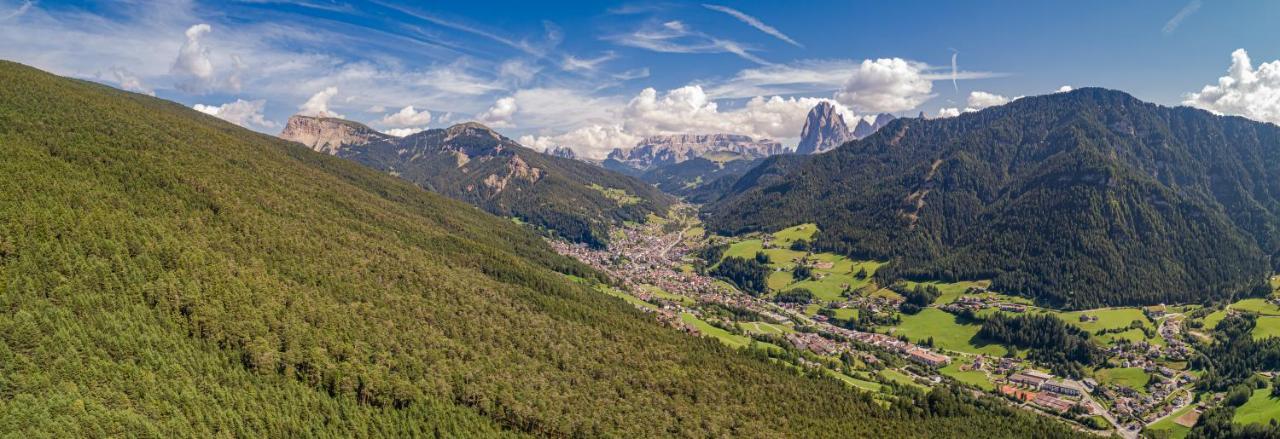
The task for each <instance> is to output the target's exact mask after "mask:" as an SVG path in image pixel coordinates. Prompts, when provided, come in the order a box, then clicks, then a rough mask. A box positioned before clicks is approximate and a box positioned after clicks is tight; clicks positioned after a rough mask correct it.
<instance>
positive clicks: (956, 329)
mask: <svg viewBox="0 0 1280 439" xmlns="http://www.w3.org/2000/svg"><path fill="white" fill-rule="evenodd" d="M901 317H902V323H901V324H899V325H898V326H896V327H893V335H895V336H897V335H905V336H907V338H908V339H910V340H911V341H913V342H920V341H924V340H926V339H928V338H929V337H933V345H934V346H935V347H938V348H942V349H946V350H951V351H956V352H966V353H970V354H987V355H996V356H1000V355H1004V354H1005V353H1006V352H1007V350H1006V349H1005V348H1004V347H1003V346H1000V345H998V344H984V343H980V342H978V341H977V340H975V339H976V338H977V335H978V329H980V328H981V326H980V325H976V324H967V323H961V322H960V321H959V318H958V317H956V316H954V315H952V314H950V313H948V312H946V311H943V310H940V309H937V308H925V309H923V310H920V312H919V313H917V314H916V315H906V314H902V315H901Z"/></svg>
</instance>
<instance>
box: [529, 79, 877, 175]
mask: <svg viewBox="0 0 1280 439" xmlns="http://www.w3.org/2000/svg"><path fill="white" fill-rule="evenodd" d="M515 97H516V98H517V100H518V101H520V107H521V115H522V117H527V116H537V113H538V112H546V111H548V110H547V108H555V109H556V110H555V111H557V112H558V113H557V114H556V115H554V116H553V115H546V117H558V118H562V119H572V120H579V121H581V123H580V124H579V125H578V126H574V127H570V128H568V129H567V130H566V131H565V132H564V133H563V134H558V135H538V136H534V135H530V136H524V137H522V138H521V142H522V143H525V144H527V145H530V146H533V147H536V148H539V149H546V148H549V147H555V146H566V147H569V148H571V149H573V150H574V151H575V152H577V153H578V154H579V155H581V156H584V157H593V158H601V157H604V155H606V154H608V152H609V151H611V150H613V149H614V148H620V147H632V146H635V143H636V142H637V141H638V140H639V139H640V138H641V137H644V136H651V135H660V134H681V133H694V134H712V133H730V134H743V135H747V136H751V137H755V138H757V139H764V138H769V139H775V140H780V141H784V142H789V141H794V140H795V139H796V138H797V137H798V136H799V134H800V129H801V128H802V127H803V126H804V121H805V117H806V116H807V115H808V113H809V110H811V109H813V107H814V106H816V105H817V104H818V103H819V102H829V103H832V104H833V105H835V106H836V109H837V111H838V112H839V113H840V114H841V115H842V116H843V117H844V118H845V120H846V121H848V122H851V123H856V121H857V120H858V117H857V116H856V115H855V114H854V112H853V111H852V110H850V109H849V108H848V107H845V106H844V105H842V104H840V103H838V102H835V101H834V100H831V99H823V98H811V97H804V98H797V97H787V98H784V97H781V96H773V97H768V98H766V97H759V96H758V97H755V98H752V99H749V100H747V101H746V102H745V103H744V104H743V105H742V106H741V107H738V108H732V109H725V108H721V106H720V105H719V104H718V103H716V102H715V101H714V100H713V99H711V98H710V96H709V95H708V94H707V93H706V92H705V91H704V90H703V89H702V87H701V86H698V85H690V86H685V87H680V88H676V89H673V90H668V91H666V92H659V91H658V90H656V89H653V88H646V89H644V90H642V91H640V92H639V93H638V94H636V95H635V96H634V97H632V98H631V99H630V100H627V101H625V102H621V103H618V102H614V101H611V100H607V99H599V98H590V97H577V98H576V97H575V95H573V94H571V93H566V92H564V91H554V90H544V91H539V92H537V93H525V92H521V93H517V94H516V95H515ZM526 100H528V102H558V103H561V105H557V106H553V105H526ZM575 101H577V102H578V103H575ZM526 107H528V108H530V112H531V113H534V114H531V115H526V114H525V110H524V108H526ZM560 112H567V113H560ZM535 120H536V119H535ZM617 121H621V122H617Z"/></svg>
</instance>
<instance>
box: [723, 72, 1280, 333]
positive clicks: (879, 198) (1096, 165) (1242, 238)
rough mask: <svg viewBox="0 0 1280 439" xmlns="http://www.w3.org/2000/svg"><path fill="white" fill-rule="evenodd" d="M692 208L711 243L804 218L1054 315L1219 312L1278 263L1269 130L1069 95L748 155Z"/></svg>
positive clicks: (865, 248) (864, 250)
mask: <svg viewBox="0 0 1280 439" xmlns="http://www.w3.org/2000/svg"><path fill="white" fill-rule="evenodd" d="M782 165H785V166H782ZM771 168H772V169H771ZM765 176H767V178H761V177H765ZM706 212H707V215H708V216H709V218H708V224H709V225H710V226H711V228H713V229H715V230H718V231H720V232H724V233H741V232H745V231H750V230H775V229H778V228H781V227H785V226H790V225H794V224H798V223H804V222H816V223H818V225H819V227H820V229H821V230H822V232H821V234H820V235H819V236H818V237H817V241H818V242H817V245H818V246H819V247H821V248H825V249H830V250H835V251H839V252H842V253H846V254H851V255H857V256H861V257H874V258H879V259H882V260H890V261H892V263H891V264H890V265H889V266H887V267H886V268H884V269H882V270H881V271H880V272H878V273H877V275H881V276H884V277H898V276H901V277H908V278H911V277H917V278H921V277H933V278H943V279H981V278H990V279H993V281H994V285H993V287H995V288H997V289H999V290H1002V291H1009V292H1015V293H1020V294H1025V295H1029V296H1032V297H1035V298H1037V299H1038V300H1040V301H1042V302H1045V303H1048V304H1053V305H1060V306H1065V307H1071V308H1087V307H1095V306H1101V305H1119V304H1154V303H1160V302H1200V301H1208V300H1221V299H1227V298H1230V297H1236V296H1241V295H1246V294H1250V293H1255V292H1259V291H1262V290H1263V289H1265V288H1263V287H1261V285H1260V284H1261V282H1262V280H1263V279H1264V278H1265V276H1266V275H1267V274H1268V273H1269V272H1270V271H1272V270H1274V269H1275V266H1276V262H1277V261H1280V127H1277V126H1275V125H1272V124H1267V123H1259V122H1253V121H1250V120H1247V119H1243V118H1239V117H1223V116H1216V115H1213V114H1211V113H1208V112H1205V111H1201V110H1194V109H1189V108H1167V107H1161V106H1157V105H1153V104H1149V103H1145V102H1142V101H1139V100H1137V99H1134V98H1133V97H1132V96H1129V95H1127V94H1125V93H1122V92H1117V91H1111V90H1103V89H1096V88H1092V89H1080V90H1076V91H1073V92H1069V93H1058V94H1052V95H1046V96H1036V97H1028V98H1023V99H1019V100H1017V101H1014V102H1012V103H1010V104H1007V105H1003V106H999V107H993V108H988V109H985V110H982V111H979V112H976V113H968V114H963V115H961V116H959V117H954V118H946V119H930V120H925V119H899V120H896V121H894V122H891V123H889V124H888V125H887V126H885V127H884V128H882V129H881V130H879V131H878V132H877V133H876V134H874V135H872V136H870V137H868V138H866V139H862V140H859V141H855V142H851V143H848V144H845V146H843V147H841V148H838V149H836V150H834V151H832V152H829V153H826V154H822V155H818V156H811V157H807V158H805V159H803V161H801V162H799V163H795V162H793V161H781V160H770V161H766V162H765V164H763V165H762V166H761V167H760V168H757V169H755V170H753V171H751V172H750V173H748V174H747V175H746V176H744V177H743V178H742V179H740V180H739V181H738V182H736V183H735V185H734V188H733V190H732V191H731V193H730V195H728V196H726V197H725V198H724V199H722V200H721V201H719V202H718V203H716V204H714V205H712V206H709V207H708V208H707V209H706Z"/></svg>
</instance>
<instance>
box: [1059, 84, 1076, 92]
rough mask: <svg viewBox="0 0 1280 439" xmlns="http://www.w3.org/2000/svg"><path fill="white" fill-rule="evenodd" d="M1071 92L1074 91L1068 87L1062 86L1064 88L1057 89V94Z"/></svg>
mask: <svg viewBox="0 0 1280 439" xmlns="http://www.w3.org/2000/svg"><path fill="white" fill-rule="evenodd" d="M1071 90H1075V89H1074V88H1072V87H1071V86H1070V85H1064V86H1061V87H1058V93H1066V92H1069V91H1071Z"/></svg>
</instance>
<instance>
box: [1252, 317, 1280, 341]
mask: <svg viewBox="0 0 1280 439" xmlns="http://www.w3.org/2000/svg"><path fill="white" fill-rule="evenodd" d="M1267 337H1280V317H1275V316H1265V317H1258V325H1257V326H1255V327H1254V328H1253V338H1254V339H1255V340H1261V339H1264V338H1267Z"/></svg>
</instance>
